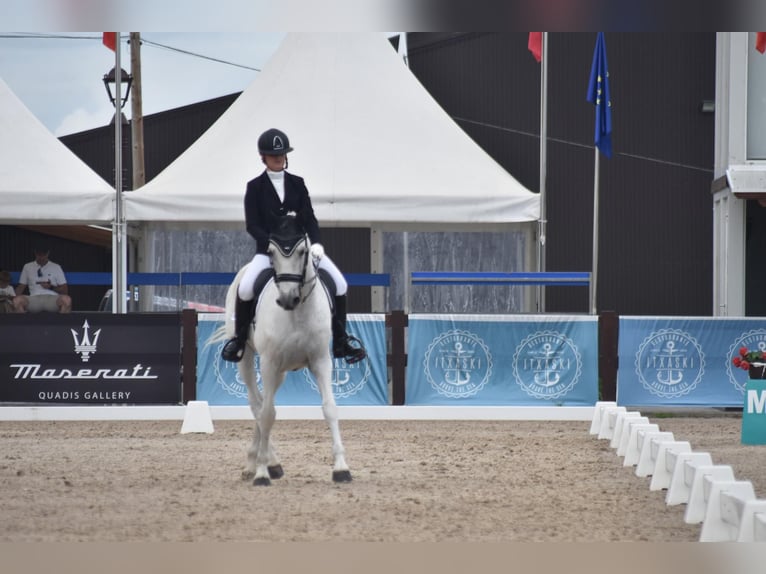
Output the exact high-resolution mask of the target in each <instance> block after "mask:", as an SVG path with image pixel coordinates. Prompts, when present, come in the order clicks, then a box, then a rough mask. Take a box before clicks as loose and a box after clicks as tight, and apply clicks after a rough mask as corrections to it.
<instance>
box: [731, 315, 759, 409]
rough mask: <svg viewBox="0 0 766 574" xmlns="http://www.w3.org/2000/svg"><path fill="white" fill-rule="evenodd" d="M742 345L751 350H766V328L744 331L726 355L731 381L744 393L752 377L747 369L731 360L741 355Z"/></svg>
mask: <svg viewBox="0 0 766 574" xmlns="http://www.w3.org/2000/svg"><path fill="white" fill-rule="evenodd" d="M740 347H747V348H748V349H749V350H751V351H766V329H753V330H752V331H748V332H747V333H742V334H741V335H740V336H739V337H738V338H737V339H736V340H735V341H734V343H733V344H732V346H731V347H729V352H728V354H727V355H726V374H727V375H728V377H729V382H730V383H731V384H732V385H734V387H735V388H736V389H737V390H738V391H740V392H741V393H743V394H744V392H745V385H746V384H747V381H748V380H749V379H750V375H749V374H748V372H747V371H745V370H743V369H740V368H738V367H735V366H734V363H732V362H731V360H732V359H733V358H734V357H737V356H739V349H740Z"/></svg>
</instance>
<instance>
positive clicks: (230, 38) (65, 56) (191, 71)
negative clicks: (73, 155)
mask: <svg viewBox="0 0 766 574" xmlns="http://www.w3.org/2000/svg"><path fill="white" fill-rule="evenodd" d="M127 34H128V33H127V32H125V33H123V34H122V37H123V39H122V43H121V52H122V54H121V56H122V68H123V69H124V70H126V71H128V72H130V48H129V47H128V43H127ZM284 36H285V34H284V33H281V32H261V33H237V32H227V33H216V32H202V33H200V32H177V33H161V32H146V33H142V34H141V37H142V40H144V42H143V43H142V46H141V76H142V83H143V90H142V95H143V112H144V114H145V115H148V114H152V113H156V112H160V111H164V110H168V109H172V108H176V107H179V106H184V105H187V104H192V103H196V102H200V101H203V100H206V99H209V98H214V97H217V96H222V95H226V94H231V93H235V92H239V91H241V90H244V89H245V88H246V87H247V86H249V85H250V83H251V82H252V81H253V80H254V79H255V78H256V77H257V75H258V73H259V72H258V71H256V70H258V69H262V67H263V65H264V64H265V63H266V62H267V61H268V60H269V58H270V57H271V55H272V54H273V53H274V52H275V50H276V49H277V48H278V46H279V44H280V42H281V40H282V39H283V38H284ZM153 43H157V44H162V45H164V46H168V47H169V48H163V47H160V46H155V45H153ZM181 50H182V51H183V52H181ZM186 52H190V53H186ZM208 58H211V59H208ZM225 62H228V63H225ZM114 64H115V55H114V52H112V51H111V50H109V49H108V48H106V47H105V46H104V45H103V44H102V42H101V32H90V33H82V32H77V33H71V32H69V33H67V32H62V33H58V32H52V33H39V32H35V33H25V32H0V78H2V79H3V81H4V82H5V83H6V84H8V86H9V87H10V89H11V90H12V91H13V92H14V93H15V94H16V96H18V98H19V99H20V100H21V101H22V102H24V104H25V105H26V106H27V107H28V108H29V109H30V111H31V112H32V113H33V114H34V115H35V116H37V117H38V118H39V119H40V121H41V122H42V123H43V124H44V125H45V126H46V127H47V128H48V129H49V130H50V131H51V132H52V133H53V134H55V135H56V136H62V135H67V134H71V133H76V132H80V131H84V130H88V129H92V128H96V127H101V126H104V125H107V124H109V122H110V121H111V119H112V115H113V114H114V108H113V107H112V105H111V103H110V102H109V97H108V95H107V93H106V89H105V87H104V83H103V81H102V78H103V76H104V74H106V73H107V72H109V71H110V70H111V69H112V68H113V67H114ZM123 111H124V113H125V115H126V117H128V118H130V103H129V102H128V103H127V104H126V105H125V108H124V110H123Z"/></svg>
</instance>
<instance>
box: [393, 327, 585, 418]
mask: <svg viewBox="0 0 766 574" xmlns="http://www.w3.org/2000/svg"><path fill="white" fill-rule="evenodd" d="M408 338H409V344H408V350H407V388H406V392H405V401H406V403H407V404H408V405H453V404H454V405H461V404H471V405H519V406H522V405H527V406H563V405H566V406H573V405H577V406H585V405H593V404H595V402H596V400H598V318H597V317H591V316H568V317H563V316H554V315H550V316H548V315H529V316H527V315H410V317H409V332H408Z"/></svg>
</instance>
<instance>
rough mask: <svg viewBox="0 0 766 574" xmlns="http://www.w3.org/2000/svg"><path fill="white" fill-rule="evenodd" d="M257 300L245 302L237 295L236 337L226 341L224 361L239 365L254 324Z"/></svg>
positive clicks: (222, 352) (223, 352) (223, 354)
mask: <svg viewBox="0 0 766 574" xmlns="http://www.w3.org/2000/svg"><path fill="white" fill-rule="evenodd" d="M254 306H255V299H253V300H252V301H243V300H242V299H240V298H239V295H237V305H236V307H235V308H234V337H232V338H231V339H229V340H228V341H226V344H225V345H224V346H223V349H222V350H221V358H222V359H223V360H224V361H231V362H232V363H239V362H240V361H241V360H242V356H243V355H244V353H245V345H246V344H247V337H248V335H249V334H250V324H251V323H252V322H253V308H254Z"/></svg>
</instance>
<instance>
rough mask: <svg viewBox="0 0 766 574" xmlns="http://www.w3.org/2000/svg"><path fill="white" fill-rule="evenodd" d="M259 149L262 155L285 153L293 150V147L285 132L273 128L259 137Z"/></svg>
mask: <svg viewBox="0 0 766 574" xmlns="http://www.w3.org/2000/svg"><path fill="white" fill-rule="evenodd" d="M258 151H259V152H260V154H261V155H284V154H286V153H288V152H291V151H293V148H291V147H290V140H289V139H288V138H287V134H286V133H285V132H283V131H281V130H278V129H276V128H271V129H269V130H266V131H265V132H263V133H262V134H261V135H260V137H259V138H258Z"/></svg>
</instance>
